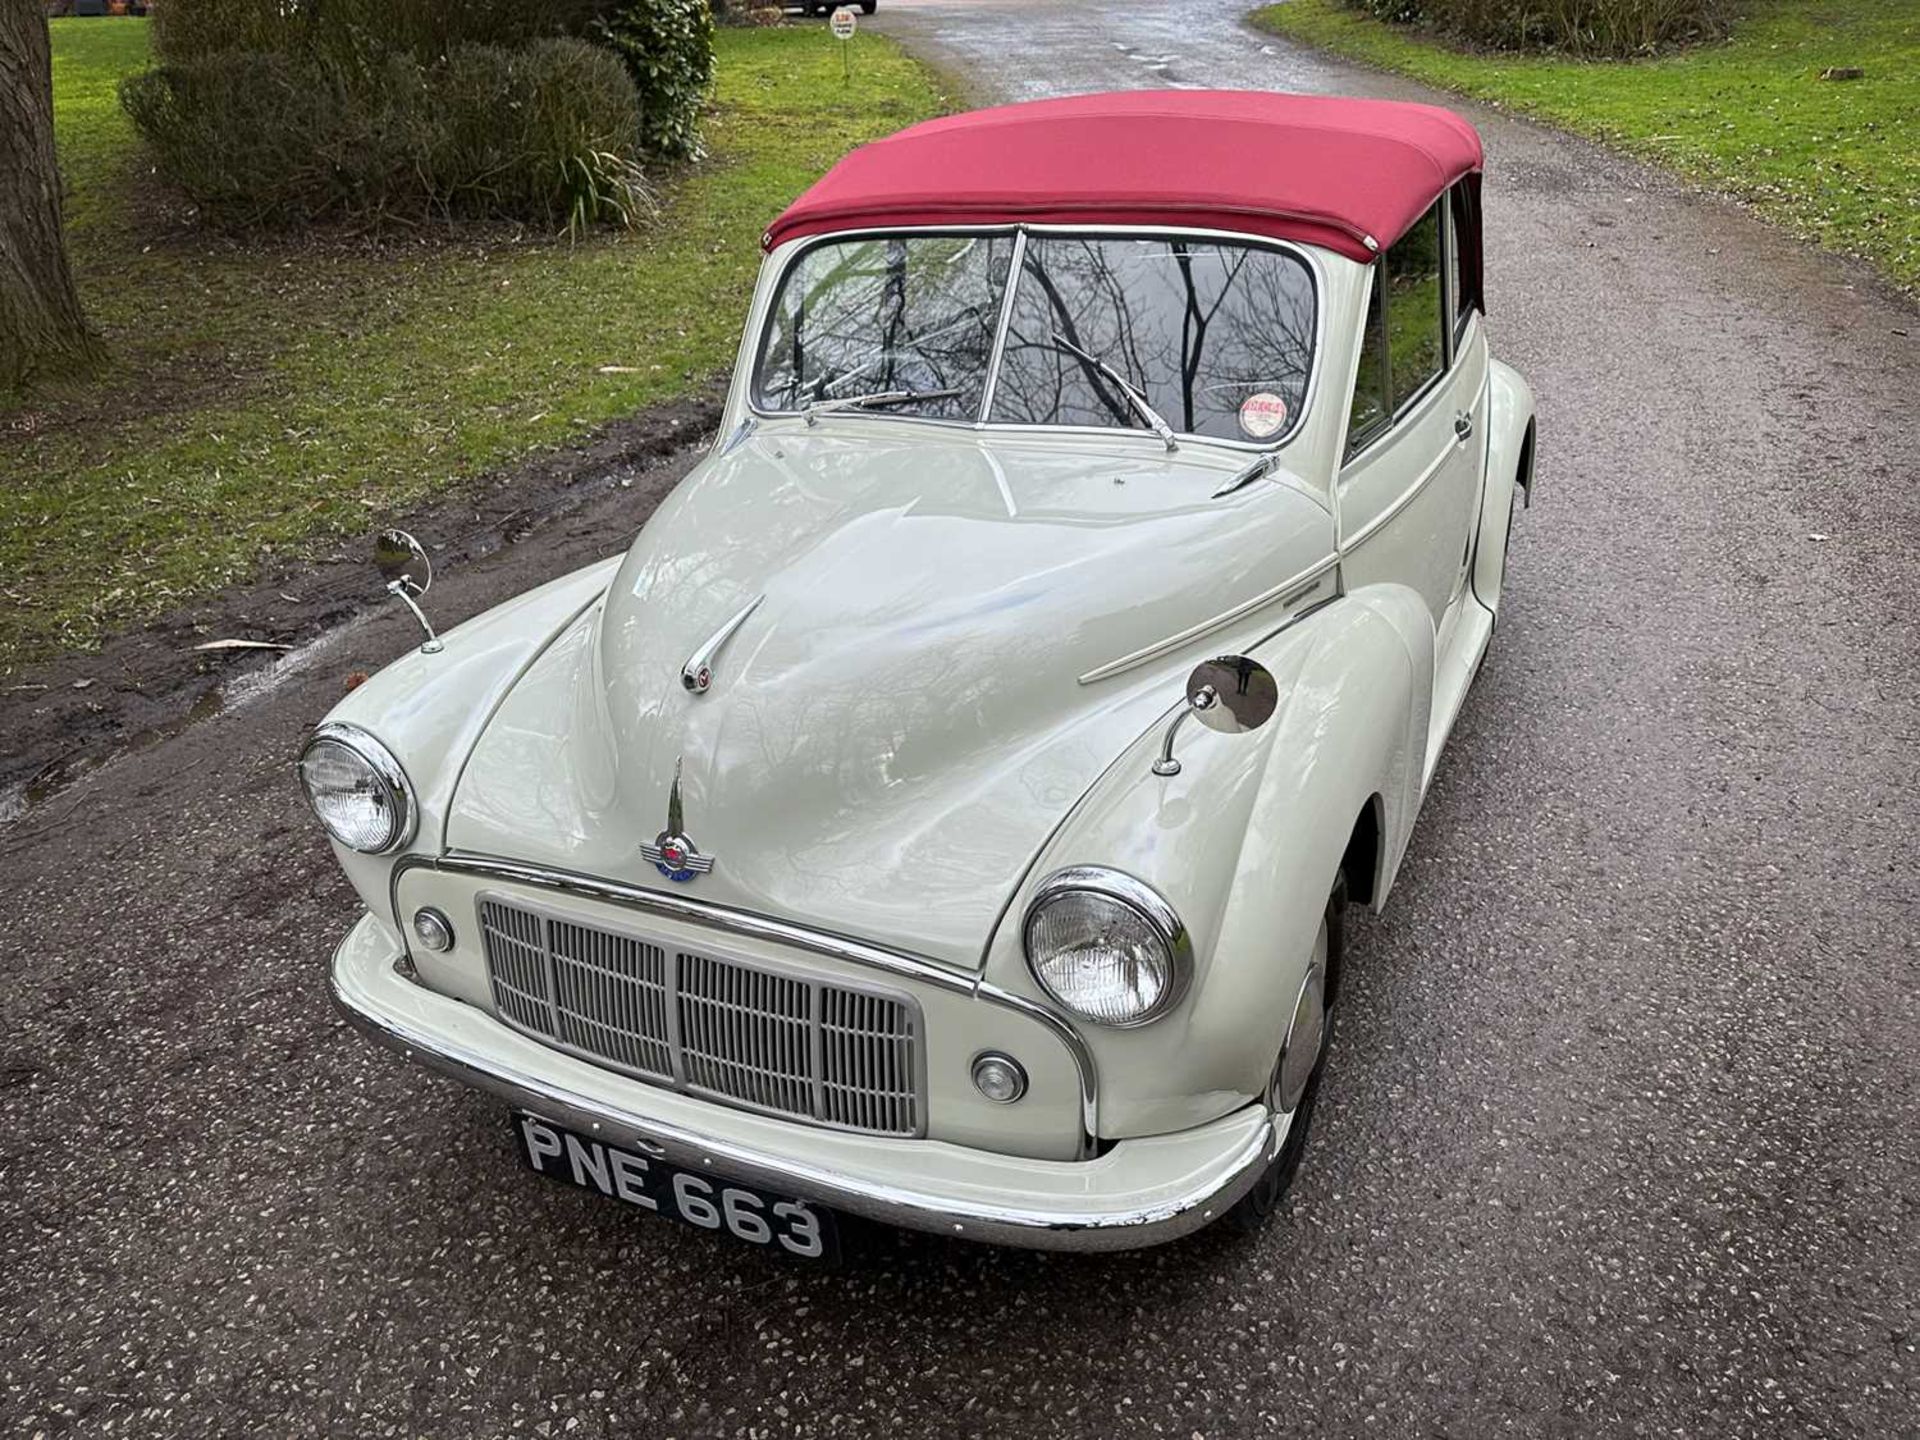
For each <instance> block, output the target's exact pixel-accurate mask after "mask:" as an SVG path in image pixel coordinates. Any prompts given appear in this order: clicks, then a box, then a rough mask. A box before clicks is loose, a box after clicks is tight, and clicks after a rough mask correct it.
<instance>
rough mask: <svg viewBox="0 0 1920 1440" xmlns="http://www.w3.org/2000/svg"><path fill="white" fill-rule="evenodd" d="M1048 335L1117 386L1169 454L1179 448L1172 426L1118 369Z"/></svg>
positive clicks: (1061, 338) (1057, 335)
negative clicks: (1151, 428) (1150, 427)
mask: <svg viewBox="0 0 1920 1440" xmlns="http://www.w3.org/2000/svg"><path fill="white" fill-rule="evenodd" d="M1048 333H1049V334H1051V335H1052V336H1053V343H1054V344H1055V345H1057V346H1058V347H1059V348H1060V349H1062V350H1064V351H1066V352H1067V353H1068V354H1069V355H1078V356H1079V357H1080V358H1081V359H1082V360H1084V361H1086V362H1087V364H1089V365H1091V366H1093V367H1094V369H1096V370H1098V371H1099V372H1100V373H1101V374H1102V375H1104V376H1106V377H1107V379H1109V380H1111V381H1112V382H1113V383H1114V384H1115V385H1117V386H1118V387H1119V388H1120V393H1121V394H1122V395H1124V396H1126V397H1127V403H1128V404H1129V405H1131V406H1133V408H1134V410H1135V411H1136V412H1137V413H1138V414H1139V416H1140V418H1141V419H1142V420H1144V421H1146V422H1147V424H1148V425H1150V426H1152V427H1153V433H1154V434H1156V435H1158V436H1159V437H1160V439H1161V441H1162V442H1163V443H1164V444H1165V445H1166V447H1167V451H1168V453H1169V454H1171V453H1172V452H1173V451H1175V450H1178V449H1179V448H1180V442H1179V441H1177V440H1175V439H1174V438H1173V426H1171V425H1169V424H1168V423H1167V422H1166V419H1165V417H1163V416H1162V415H1161V414H1160V412H1159V411H1158V410H1156V409H1154V408H1153V406H1151V405H1149V404H1148V403H1147V397H1146V396H1145V395H1142V394H1141V393H1140V392H1139V390H1137V389H1135V388H1134V384H1133V382H1132V381H1131V380H1129V379H1127V377H1126V376H1125V375H1123V374H1121V373H1120V370H1119V369H1118V367H1116V366H1113V365H1109V364H1108V363H1107V362H1106V361H1104V360H1102V359H1101V358H1100V357H1099V356H1098V355H1095V354H1092V353H1091V352H1089V351H1086V350H1082V349H1081V348H1080V347H1079V346H1078V345H1076V344H1074V343H1073V341H1071V340H1069V339H1067V337H1066V336H1064V335H1062V334H1061V333H1060V332H1059V331H1058V330H1053V331H1049V332H1048Z"/></svg>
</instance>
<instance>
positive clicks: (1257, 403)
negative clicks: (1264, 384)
mask: <svg viewBox="0 0 1920 1440" xmlns="http://www.w3.org/2000/svg"><path fill="white" fill-rule="evenodd" d="M1286 424H1287V402H1286V401H1284V400H1282V399H1281V398H1280V397H1279V396H1278V395H1275V394H1274V393H1273V392H1272V391H1271V390H1257V391H1255V392H1254V393H1253V394H1251V395H1249V396H1248V397H1247V398H1246V399H1245V400H1242V401H1241V402H1240V428H1241V429H1242V430H1243V431H1245V432H1246V433H1247V434H1248V435H1251V436H1252V437H1253V438H1254V439H1255V440H1265V439H1267V438H1268V437H1269V436H1272V435H1278V434H1279V433H1280V432H1281V430H1283V429H1285V428H1286Z"/></svg>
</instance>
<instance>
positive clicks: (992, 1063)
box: [973, 1050, 1027, 1105]
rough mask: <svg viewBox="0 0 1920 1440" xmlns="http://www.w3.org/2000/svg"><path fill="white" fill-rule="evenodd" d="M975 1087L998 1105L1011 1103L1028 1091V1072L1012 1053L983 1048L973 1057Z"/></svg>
mask: <svg viewBox="0 0 1920 1440" xmlns="http://www.w3.org/2000/svg"><path fill="white" fill-rule="evenodd" d="M973 1088H974V1089H976V1090H978V1091H979V1092H980V1093H981V1094H982V1095H984V1096H986V1097H987V1099H989V1100H991V1101H993V1102H994V1103H995V1104H997V1105H1011V1104H1013V1102H1014V1101H1016V1100H1018V1099H1019V1098H1020V1097H1021V1096H1022V1095H1024V1094H1026V1093H1027V1072H1026V1070H1025V1068H1024V1067H1022V1065H1021V1064H1020V1062H1019V1061H1018V1060H1016V1059H1014V1058H1013V1057H1012V1056H1011V1055H1002V1054H1001V1053H1000V1052H999V1051H997V1050H983V1051H981V1052H980V1053H979V1054H978V1055H976V1056H974V1057H973Z"/></svg>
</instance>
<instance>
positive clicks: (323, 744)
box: [300, 724, 414, 855]
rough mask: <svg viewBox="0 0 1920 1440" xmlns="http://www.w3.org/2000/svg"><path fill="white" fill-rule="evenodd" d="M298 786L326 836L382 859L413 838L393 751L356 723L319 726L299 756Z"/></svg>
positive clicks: (409, 806)
mask: <svg viewBox="0 0 1920 1440" xmlns="http://www.w3.org/2000/svg"><path fill="white" fill-rule="evenodd" d="M300 784H301V785H302V786H303V787H305V789H306V792H307V803H308V804H309V805H311V806H312V807H313V813H314V814H315V815H318V816H319V817H320V823H321V824H322V825H324V826H326V827H327V833H328V834H329V835H331V836H333V838H334V839H336V840H338V841H339V842H340V843H341V844H342V845H345V846H346V847H347V848H348V849H350V850H358V851H359V852H360V853H361V854H363V855H384V854H386V853H387V852H388V851H389V850H397V849H399V848H400V847H401V846H402V845H404V844H406V843H407V841H408V840H410V839H412V838H413V815H414V805H413V788H412V787H411V786H410V785H408V784H407V775H406V772H405V771H404V770H402V769H401V768H400V762H399V761H398V760H396V759H394V758H393V753H392V752H391V751H390V750H388V749H387V747H386V746H384V745H382V744H381V743H380V742H379V741H378V740H376V739H374V738H373V736H371V735H369V734H368V733H367V732H366V731H364V730H362V729H360V728H359V727H358V726H356V725H337V724H336V725H322V726H321V727H320V728H319V729H318V730H316V731H314V732H313V738H312V739H311V740H309V741H308V742H307V748H306V749H304V750H302V751H301V752H300Z"/></svg>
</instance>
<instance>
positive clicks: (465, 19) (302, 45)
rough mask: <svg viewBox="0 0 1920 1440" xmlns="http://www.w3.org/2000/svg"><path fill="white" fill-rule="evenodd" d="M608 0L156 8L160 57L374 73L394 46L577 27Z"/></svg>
mask: <svg viewBox="0 0 1920 1440" xmlns="http://www.w3.org/2000/svg"><path fill="white" fill-rule="evenodd" d="M607 3H608V0H172V3H171V4H162V5H160V6H158V7H157V8H156V10H155V12H154V17H153V46H154V53H155V54H156V55H158V56H159V57H160V59H161V60H162V61H164V62H172V63H181V62H186V61H193V60H201V59H205V58H206V57H207V56H209V55H215V54H219V53H221V52H224V51H229V50H272V51H277V52H280V53H282V54H289V55H301V56H306V57H314V56H318V57H323V58H325V59H327V60H330V61H332V62H334V63H335V64H337V65H342V66H345V67H346V68H348V69H354V70H359V71H362V72H363V73H369V74H370V73H372V72H373V71H375V70H378V69H379V67H380V66H381V65H382V64H383V63H384V61H385V58H386V57H387V56H388V55H391V54H393V53H394V52H396V51H400V52H404V53H405V54H408V55H411V56H412V57H413V58H414V59H416V60H418V61H420V62H421V63H423V64H425V63H430V62H432V61H435V60H440V59H444V58H445V57H446V56H448V55H449V54H451V53H452V52H453V50H454V49H455V48H456V47H458V46H461V45H504V46H507V47H509V48H512V47H514V46H518V45H524V44H525V43H526V42H527V41H529V40H534V39H538V38H540V37H542V36H549V35H563V34H565V35H573V34H579V33H580V32H581V31H582V30H584V29H585V28H586V26H587V25H588V23H590V21H591V20H592V18H593V16H594V15H596V14H597V13H599V11H600V10H601V9H602V8H604V7H605V5H606V4H607Z"/></svg>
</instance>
